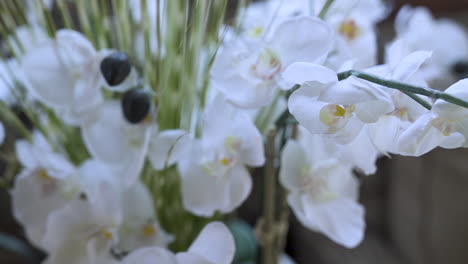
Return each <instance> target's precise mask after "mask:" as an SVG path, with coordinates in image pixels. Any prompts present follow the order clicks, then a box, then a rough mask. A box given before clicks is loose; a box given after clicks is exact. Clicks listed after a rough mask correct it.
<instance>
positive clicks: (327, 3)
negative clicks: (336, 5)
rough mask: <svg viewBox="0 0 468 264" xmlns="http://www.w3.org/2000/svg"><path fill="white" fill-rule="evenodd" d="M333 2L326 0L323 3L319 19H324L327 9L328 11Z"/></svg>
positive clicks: (332, 0)
mask: <svg viewBox="0 0 468 264" xmlns="http://www.w3.org/2000/svg"><path fill="white" fill-rule="evenodd" d="M334 1H335V0H327V2H325V4H324V5H323V7H322V10H320V13H319V15H318V17H320V18H321V19H324V18H325V15H326V14H327V12H328V9H330V6H331V5H332V4H333V2H334Z"/></svg>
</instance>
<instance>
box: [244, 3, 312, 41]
mask: <svg viewBox="0 0 468 264" xmlns="http://www.w3.org/2000/svg"><path fill="white" fill-rule="evenodd" d="M310 2H311V1H309V0H290V1H288V2H287V3H286V2H284V1H283V0H271V1H261V2H252V3H250V4H249V5H247V7H246V8H245V9H244V10H241V15H240V16H239V17H240V18H241V21H240V23H241V24H240V27H241V30H242V37H245V38H246V40H252V41H253V42H254V41H259V40H260V39H261V38H262V37H265V36H269V37H271V34H272V32H271V31H272V30H271V29H274V28H276V27H277V26H278V25H279V24H280V23H281V22H283V21H284V20H287V19H290V18H292V17H295V16H296V17H297V16H307V15H312V10H311V7H312V6H311V4H310Z"/></svg>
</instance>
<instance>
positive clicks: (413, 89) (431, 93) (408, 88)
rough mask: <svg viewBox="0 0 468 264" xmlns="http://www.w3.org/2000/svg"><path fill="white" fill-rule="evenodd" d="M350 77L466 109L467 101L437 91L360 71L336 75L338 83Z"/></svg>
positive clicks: (467, 106)
mask: <svg viewBox="0 0 468 264" xmlns="http://www.w3.org/2000/svg"><path fill="white" fill-rule="evenodd" d="M350 76H355V77H357V78H360V79H363V80H366V81H369V82H372V83H376V84H380V85H383V86H386V87H388V88H393V89H397V90H399V91H402V92H407V93H413V94H420V95H425V96H428V97H430V98H434V99H441V100H444V101H447V102H449V103H452V104H455V105H458V106H461V107H465V108H468V102H467V101H465V100H462V99H460V98H457V97H455V96H452V95H450V94H448V93H444V92H441V91H438V90H434V89H430V88H425V87H420V86H416V85H411V84H407V83H402V82H398V81H392V80H386V79H383V78H381V77H378V76H375V75H372V74H369V73H365V72H361V71H355V70H349V71H345V72H341V73H338V79H339V80H340V81H341V80H344V79H346V78H348V77H350ZM413 99H414V98H413Z"/></svg>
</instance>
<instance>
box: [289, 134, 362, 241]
mask: <svg viewBox="0 0 468 264" xmlns="http://www.w3.org/2000/svg"><path fill="white" fill-rule="evenodd" d="M315 147H316V146H313V145H311V146H303V145H301V144H299V143H298V142H296V141H294V140H290V141H289V142H288V143H287V144H286V146H285V148H284V150H283V153H282V157H281V164H282V167H281V169H280V182H281V184H282V185H283V186H284V187H285V188H286V189H287V190H288V191H289V194H288V203H289V205H290V206H291V208H292V209H293V212H294V214H295V215H296V216H297V218H298V219H299V221H300V222H301V223H302V224H303V225H304V226H306V227H307V228H310V229H311V230H314V231H318V232H321V233H322V234H324V235H326V236H327V237H329V238H330V239H331V240H333V241H334V242H336V243H338V244H340V245H343V246H345V247H348V248H352V247H355V246H357V245H358V244H359V243H360V242H361V240H362V239H363V236H364V228H365V222H364V208H363V207H362V206H361V205H360V204H359V203H358V202H357V193H358V182H357V180H356V179H355V178H354V177H353V175H352V172H351V167H350V166H346V165H343V164H342V163H341V162H340V161H339V160H336V159H323V158H320V157H319V158H318V159H317V155H314V156H309V155H308V153H307V152H306V151H305V150H306V149H308V148H312V149H313V148H315Z"/></svg>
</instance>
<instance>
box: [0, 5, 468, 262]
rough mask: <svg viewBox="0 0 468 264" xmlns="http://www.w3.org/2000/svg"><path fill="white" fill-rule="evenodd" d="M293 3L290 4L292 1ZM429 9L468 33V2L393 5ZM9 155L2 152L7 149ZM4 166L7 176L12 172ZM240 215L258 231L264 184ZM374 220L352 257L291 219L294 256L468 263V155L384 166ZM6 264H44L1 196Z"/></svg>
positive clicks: (1, 254)
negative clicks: (409, 5)
mask: <svg viewBox="0 0 468 264" xmlns="http://www.w3.org/2000/svg"><path fill="white" fill-rule="evenodd" d="M286 1H287V0H286ZM390 4H391V5H393V6H394V10H398V8H399V7H400V6H401V5H403V4H411V5H413V6H417V5H424V6H427V7H429V8H430V9H431V11H432V12H433V14H434V16H436V17H446V18H451V19H454V20H455V21H456V22H458V23H460V24H462V25H464V26H465V27H466V29H467V30H468V0H419V1H397V0H395V1H391V3H390ZM394 15H395V12H393V14H392V15H391V16H390V17H389V18H388V19H387V20H385V21H383V22H382V23H381V24H380V25H379V34H378V36H379V45H380V47H381V48H383V47H384V45H385V43H386V42H388V41H390V40H392V39H393V37H394V29H393V19H394ZM0 152H1V148H0ZM8 169H9V168H6V167H5V166H4V164H2V163H0V174H1V173H2V172H3V171H5V170H8ZM254 179H255V181H256V182H255V186H254V191H253V192H252V194H251V197H250V198H249V201H248V202H247V203H246V204H245V205H244V206H243V207H242V208H241V209H240V214H241V215H242V216H243V217H244V218H245V219H246V220H247V221H248V222H249V223H250V224H252V225H254V224H255V219H256V215H257V212H258V208H259V206H260V203H259V199H260V191H259V186H260V185H261V183H260V180H261V179H260V177H255V178H254ZM360 179H361V182H362V186H361V202H362V203H363V204H364V205H365V207H366V210H367V214H366V218H367V219H366V222H367V231H366V237H365V240H364V242H363V243H362V244H361V245H360V246H359V247H357V248H355V249H351V250H350V249H345V248H343V247H341V246H338V245H336V244H334V243H333V242H331V241H330V240H328V239H327V238H325V237H324V236H322V235H320V234H318V233H314V232H311V231H309V230H307V229H305V228H303V227H302V226H301V224H300V223H299V222H298V221H297V220H296V219H294V217H293V216H291V221H290V222H291V224H290V230H289V234H288V241H287V248H286V252H287V253H288V254H289V255H290V256H291V257H292V258H293V259H294V260H295V261H296V262H297V263H299V264H302V263H304V264H308V263H314V264H358V263H359V264H371V263H379V264H441V263H444V264H466V263H468V149H457V150H444V149H436V150H434V151H432V152H430V153H429V154H426V155H424V156H422V157H420V158H410V157H399V156H392V157H391V158H387V157H385V158H381V159H380V160H379V162H378V172H377V175H373V176H371V177H367V176H362V177H360ZM0 245H1V247H0V263H2V264H3V263H5V264H7V263H11V264H29V263H40V260H41V259H43V257H44V256H43V254H42V253H41V252H38V251H36V250H34V249H33V248H32V247H30V246H28V244H27V242H26V241H25V239H24V234H23V231H22V229H21V227H20V226H19V224H18V223H17V222H15V220H14V219H13V217H12V215H11V208H10V197H9V195H8V193H7V192H5V191H0Z"/></svg>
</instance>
